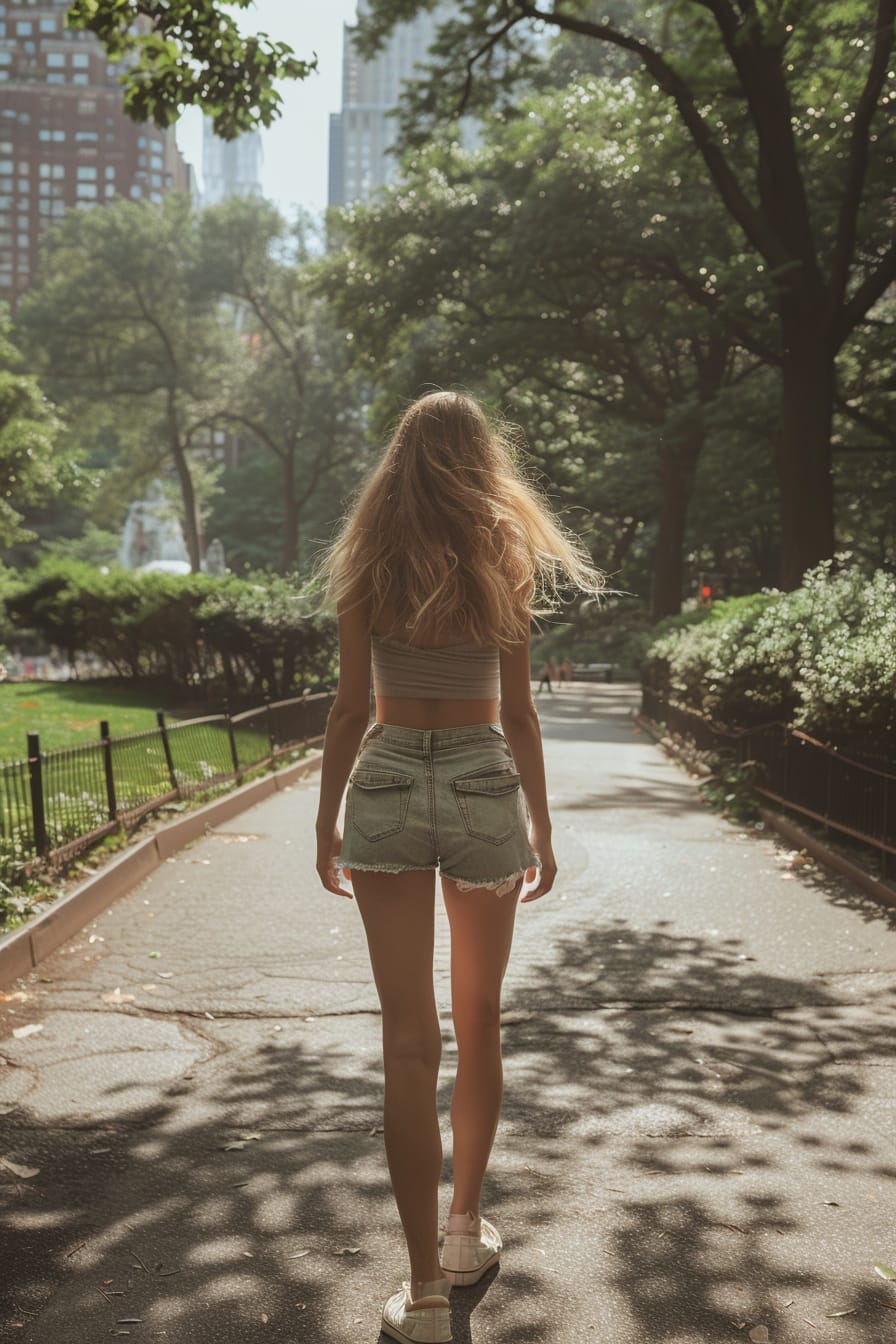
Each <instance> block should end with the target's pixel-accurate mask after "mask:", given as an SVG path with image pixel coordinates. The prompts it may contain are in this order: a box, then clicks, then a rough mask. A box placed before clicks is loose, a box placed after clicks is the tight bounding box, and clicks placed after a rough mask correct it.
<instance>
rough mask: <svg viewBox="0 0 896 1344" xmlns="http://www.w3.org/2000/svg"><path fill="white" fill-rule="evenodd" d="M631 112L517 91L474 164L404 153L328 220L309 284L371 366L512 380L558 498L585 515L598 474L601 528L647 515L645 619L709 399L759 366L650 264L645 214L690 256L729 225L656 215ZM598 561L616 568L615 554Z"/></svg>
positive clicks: (591, 99) (608, 99)
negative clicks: (396, 172)
mask: <svg viewBox="0 0 896 1344" xmlns="http://www.w3.org/2000/svg"><path fill="white" fill-rule="evenodd" d="M629 108H630V100H628V99H627V98H626V95H625V93H624V92H622V93H618V92H616V91H608V90H607V89H606V88H605V87H601V86H599V85H598V84H597V83H596V82H595V81H593V80H590V79H589V80H587V81H585V82H583V83H581V84H579V83H576V84H574V85H572V86H570V87H568V88H566V89H563V90H562V91H554V92H552V93H549V94H545V95H542V96H540V97H535V98H530V99H527V100H524V101H522V102H521V104H520V105H519V108H518V111H519V114H520V115H518V116H517V117H516V118H514V119H512V120H510V121H508V122H501V123H498V124H495V123H493V122H492V123H489V124H488V127H487V129H488V132H489V133H488V135H487V137H485V142H484V147H483V148H482V149H481V150H480V151H478V152H477V153H476V154H475V155H468V154H466V153H464V152H462V151H454V150H451V149H445V148H443V147H438V146H437V147H434V148H433V149H431V150H429V151H425V152H421V153H420V154H418V155H417V156H416V157H415V158H414V159H413V161H412V160H410V159H409V160H408V162H407V164H406V167H405V177H404V180H403V182H402V184H401V185H400V187H398V188H397V189H396V190H394V191H392V192H390V193H387V194H386V195H385V196H384V197H383V199H382V200H381V201H379V202H378V203H377V204H376V205H375V206H374V207H372V208H371V209H369V210H366V211H364V210H355V211H352V212H349V213H347V214H346V215H345V216H344V218H343V221H342V224H341V228H342V230H343V235H342V238H341V240H340V241H341V243H342V246H340V247H335V248H333V249H332V251H331V254H330V257H329V259H328V260H327V262H326V264H325V268H324V275H325V277H326V280H325V283H326V285H327V288H328V289H329V290H330V291H331V292H332V293H333V294H334V296H336V297H335V302H336V303H337V305H338V308H339V311H340V313H341V316H342V318H343V321H344V322H346V324H348V323H349V322H351V325H352V329H353V336H354V344H355V346H357V347H358V348H359V351H360V353H361V354H362V355H364V356H366V359H367V367H368V368H369V370H370V372H371V376H372V377H374V378H379V379H382V378H383V377H384V376H385V377H387V378H389V377H390V372H391V371H393V370H394V371H395V372H397V375H398V377H399V378H401V379H402V380H405V381H406V382H410V384H411V385H412V386H413V385H414V384H417V383H420V382H424V381H427V380H432V381H436V382H444V381H446V380H457V379H460V380H464V381H470V380H472V381H473V382H475V383H476V384H477V385H478V386H481V385H482V380H483V377H484V376H485V377H488V375H489V374H492V375H493V377H494V381H495V382H496V383H497V384H498V386H499V387H500V388H501V389H502V391H503V394H504V395H505V396H506V397H507V398H508V399H510V398H512V399H513V401H514V408H515V410H516V408H517V407H518V406H519V405H520V395H519V394H520V390H521V389H524V390H525V399H526V401H527V402H528V403H529V406H528V409H529V413H530V419H529V420H528V421H527V424H526V428H527V430H528V431H529V434H530V438H531V439H532V440H533V441H534V442H536V443H540V445H541V446H540V448H539V454H538V460H539V465H540V466H541V468H542V470H544V471H545V472H546V474H547V476H548V478H549V479H550V480H551V482H552V483H554V484H555V485H560V484H561V483H563V482H564V481H567V480H570V478H571V483H572V484H573V486H574V489H573V491H572V492H571V494H570V499H571V501H573V500H574V501H575V502H577V503H578V504H579V505H582V504H586V502H587V503H588V504H589V505H590V506H591V507H592V508H593V509H594V510H595V511H596V512H597V513H598V514H599V516H600V517H601V518H602V520H603V519H605V518H606V509H605V507H604V506H602V505H601V503H600V501H601V499H602V497H603V496H605V495H606V492H607V490H608V487H610V482H611V481H612V482H613V484H612V487H610V488H612V490H613V494H614V497H615V498H616V499H617V500H619V502H620V507H621V517H622V519H623V520H624V519H628V520H629V521H628V522H627V523H624V525H623V528H622V529H621V530H620V529H619V528H618V526H613V532H614V534H615V533H617V532H619V533H620V536H621V537H627V538H628V541H629V542H630V541H631V539H632V538H633V535H634V533H633V532H632V530H631V529H632V527H633V524H635V523H636V522H638V523H650V524H654V523H655V530H654V536H655V545H654V548H653V575H652V582H651V588H652V607H653V611H654V615H655V616H656V617H657V618H660V617H662V616H665V615H668V614H671V613H674V612H677V611H678V610H679V608H680V605H681V598H682V591H683V563H684V543H685V536H686V532H687V514H688V507H689V503H690V499H691V496H692V493H693V489H694V483H695V475H696V470H697V464H698V460H699V458H700V455H701V453H702V451H703V449H704V446H705V444H706V442H707V438H708V428H707V416H708V413H709V410H710V408H711V406H712V404H713V402H714V401H715V400H716V398H717V397H718V395H719V393H720V391H721V389H723V388H724V387H726V386H731V385H733V384H734V383H737V382H740V381H742V380H743V379H744V378H745V377H748V376H749V375H750V374H751V373H752V372H754V371H755V368H756V365H757V362H758V361H757V360H756V359H755V358H753V357H751V356H749V355H747V354H745V353H744V352H743V351H740V350H738V348H737V346H736V343H735V342H734V340H733V339H732V337H731V335H730V333H729V332H728V330H727V328H726V326H725V324H724V323H722V322H721V321H720V320H719V319H718V318H717V317H716V316H715V315H713V314H710V313H707V311H706V310H705V308H704V307H703V306H702V305H700V304H698V303H695V302H694V301H693V300H691V299H690V298H689V296H687V295H686V294H683V293H682V291H681V290H680V288H679V287H678V286H677V285H676V284H675V282H674V280H673V279H672V278H670V277H669V276H668V275H667V274H666V268H665V262H666V259H667V253H666V242H665V235H662V230H661V229H660V228H659V225H658V223H656V221H664V222H665V225H666V226H667V227H668V230H674V232H675V235H676V236H677V237H678V238H679V243H680V246H681V248H683V249H685V250H687V252H688V254H689V255H690V256H696V257H699V258H700V259H703V258H704V257H706V256H708V255H712V254H717V253H719V252H723V251H724V250H725V248H726V247H727V244H728V238H727V222H726V220H725V217H724V215H723V213H722V212H721V211H712V210H709V211H707V210H705V209H704V210H702V211H700V212H699V213H698V212H694V211H683V212H682V211H679V212H678V213H677V214H676V211H675V208H674V207H667V208H668V209H669V210H670V215H674V216H675V218H674V219H670V215H666V214H661V213H660V211H661V209H662V207H663V203H664V201H665V199H666V198H667V197H668V194H669V192H670V191H671V190H672V188H671V185H670V181H669V170H668V169H667V167H666V165H665V164H664V163H663V161H662V159H660V161H659V162H658V163H654V162H653V161H652V159H651V160H649V161H648V160H647V159H646V158H645V156H644V155H643V153H640V152H639V153H638V156H637V161H635V160H634V157H633V154H632V151H631V141H632V134H633V133H632V129H631V127H630V126H629V124H628V120H629V119H630V113H629ZM651 221H654V223H653V225H652V227H651ZM434 319H435V321H434ZM421 326H423V327H424V329H425V332H426V339H424V340H421ZM405 352H409V354H406V353H405ZM384 370H387V371H390V372H386V373H385V374H384V372H383V371H384ZM392 376H393V377H394V374H393V375H392ZM570 399H571V400H572V401H574V402H577V403H579V406H578V409H577V410H576V412H575V416H576V418H577V419H578V421H579V425H578V427H577V429H576V434H575V437H577V438H578V444H579V446H578V448H577V449H574V450H573V462H574V463H579V462H581V463H582V469H581V470H578V469H577V470H574V471H573V472H572V473H570V472H569V470H568V467H567V464H566V462H565V461H564V457H565V455H566V454H567V453H568V452H569V451H570V438H569V437H568V436H567V435H565V434H562V433H561V434H556V433H555V429H556V425H557V422H558V419H559V418H560V417H561V416H562V415H563V414H564V413H563V412H562V411H561V409H560V408H561V407H562V406H563V405H564V403H566V402H568V401H569V400H570ZM551 401H553V403H554V405H553V408H552V409H551V408H550V403H551ZM586 408H588V409H586ZM589 412H590V413H589ZM546 423H547V425H548V426H549V429H548V430H544V429H543V428H542V426H544V425H545V424H546ZM717 432H721V431H717ZM620 446H621V449H622V451H621V452H620ZM760 451H761V448H760ZM626 457H630V458H631V462H630V463H629V462H626V461H625V458H626ZM620 474H622V475H623V477H624V480H625V482H626V484H627V486H628V491H627V493H625V494H623V493H622V492H620V489H619V484H618V478H619V476H620ZM597 544H598V545H601V543H600V542H599V541H598V543H597ZM614 550H615V544H614ZM600 559H601V563H604V564H607V563H608V562H609V563H610V564H611V565H612V566H613V567H614V568H615V564H616V563H618V560H619V557H618V555H616V554H614V555H612V557H607V556H605V555H601V557H600Z"/></svg>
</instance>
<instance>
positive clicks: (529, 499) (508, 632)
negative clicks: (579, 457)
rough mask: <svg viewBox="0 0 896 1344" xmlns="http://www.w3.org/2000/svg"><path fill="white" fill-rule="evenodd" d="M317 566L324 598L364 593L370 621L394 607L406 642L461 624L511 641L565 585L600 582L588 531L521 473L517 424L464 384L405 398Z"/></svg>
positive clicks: (337, 600) (552, 606)
mask: <svg viewBox="0 0 896 1344" xmlns="http://www.w3.org/2000/svg"><path fill="white" fill-rule="evenodd" d="M316 569H317V571H318V573H319V575H320V577H321V578H322V579H323V580H324V582H325V591H324V601H325V604H326V605H331V604H335V605H336V606H337V608H339V609H340V610H344V609H345V608H346V607H349V606H353V605H356V604H358V603H366V604H368V621H369V625H370V627H371V628H374V627H376V626H378V625H379V624H380V623H381V622H384V618H385V617H388V614H389V613H390V612H392V613H397V614H398V620H399V622H400V623H403V625H404V629H405V630H406V631H408V632H409V635H408V636H407V638H408V639H409V642H411V643H428V642H438V641H439V640H440V639H443V638H444V633H445V632H446V630H456V629H458V628H459V627H462V628H463V630H464V631H465V632H466V633H467V634H468V636H469V638H470V639H471V640H474V641H475V642H477V643H481V644H497V645H499V646H500V647H504V648H507V647H509V646H510V645H512V644H514V643H516V642H518V641H520V640H522V639H525V638H526V637H527V636H528V634H529V629H530V621H531V619H532V617H533V616H542V615H547V614H548V613H549V612H551V611H555V610H556V609H557V607H558V605H559V604H560V601H561V595H562V592H563V591H564V590H567V589H574V590H578V591H579V592H583V593H587V594H590V595H593V596H596V595H598V594H599V593H601V592H602V591H603V589H604V587H605V580H604V576H603V575H602V574H601V573H600V572H599V571H598V570H597V569H595V567H594V565H593V564H592V561H591V557H590V556H589V554H588V552H587V550H586V549H585V546H584V544H583V543H582V541H581V540H580V539H579V538H578V537H577V536H576V535H575V534H574V533H572V532H570V531H569V530H568V529H566V528H565V527H564V526H563V525H562V524H561V523H559V522H558V521H557V520H556V518H555V517H554V516H553V513H552V511H551V508H550V506H549V504H548V503H547V501H546V500H545V499H544V498H543V496H542V495H541V494H540V493H539V491H538V490H537V489H536V488H535V486H534V485H533V484H532V483H531V482H530V481H528V480H526V479H525V477H524V476H523V475H522V474H521V472H520V470H519V468H518V467H517V464H516V448H515V445H514V440H513V430H512V429H511V427H510V426H507V425H500V426H493V425H491V424H489V421H488V420H487V418H486V416H485V413H484V412H483V410H482V408H481V407H480V405H479V404H478V402H477V401H475V400H474V398H473V397H471V396H468V395H467V394H465V393H461V392H430V393H428V394H427V395H426V396H423V397H420V398H419V400H417V401H415V402H414V403H413V404H412V405H411V406H409V407H408V409H407V410H406V411H405V413H404V415H403V416H402V417H401V420H400V421H399V423H398V425H397V427H396V429H395V431H394V433H393V435H392V438H391V440H390V442H389V445H388V447H387V448H386V451H385V454H384V455H383V457H382V459H381V460H380V462H379V463H378V464H377V466H376V467H375V468H374V469H373V471H372V472H371V473H370V475H369V476H368V477H367V479H366V481H365V482H364V483H363V484H362V486H361V488H360V490H359V492H358V494H357V496H356V498H355V500H354V502H353V504H352V507H351V509H350V511H349V513H348V514H347V515H346V517H345V518H344V519H343V521H342V524H341V526H340V528H339V530H338V533H337V535H336V537H335V539H334V540H333V542H332V543H331V544H330V545H329V546H328V547H327V549H326V551H325V552H324V554H323V556H322V557H321V559H320V560H319V561H318V564H317V566H316ZM385 623H386V624H388V625H389V627H390V633H391V631H392V629H393V628H394V625H393V623H392V622H391V621H388V620H386V621H385Z"/></svg>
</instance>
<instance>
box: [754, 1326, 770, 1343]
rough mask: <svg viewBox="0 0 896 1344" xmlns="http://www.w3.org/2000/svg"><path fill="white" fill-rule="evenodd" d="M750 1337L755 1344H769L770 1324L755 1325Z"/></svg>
mask: <svg viewBox="0 0 896 1344" xmlns="http://www.w3.org/2000/svg"><path fill="white" fill-rule="evenodd" d="M750 1339H752V1341H753V1344H768V1326H765V1325H754V1326H753V1329H752V1330H751V1331H750Z"/></svg>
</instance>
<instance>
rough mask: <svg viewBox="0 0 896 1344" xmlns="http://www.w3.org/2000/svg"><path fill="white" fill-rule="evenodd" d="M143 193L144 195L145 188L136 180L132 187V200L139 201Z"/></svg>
mask: <svg viewBox="0 0 896 1344" xmlns="http://www.w3.org/2000/svg"><path fill="white" fill-rule="evenodd" d="M142 195H143V188H142V187H141V186H140V185H139V183H137V182H135V183H134V185H133V186H132V187H131V200H132V201H139V199H140V197H141V196H142Z"/></svg>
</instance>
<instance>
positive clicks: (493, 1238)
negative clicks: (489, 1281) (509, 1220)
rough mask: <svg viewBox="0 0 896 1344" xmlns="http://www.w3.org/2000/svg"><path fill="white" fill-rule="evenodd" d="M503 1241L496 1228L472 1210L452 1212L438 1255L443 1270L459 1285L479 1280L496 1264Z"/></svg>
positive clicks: (466, 1284) (449, 1278)
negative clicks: (469, 1211) (476, 1215)
mask: <svg viewBox="0 0 896 1344" xmlns="http://www.w3.org/2000/svg"><path fill="white" fill-rule="evenodd" d="M501 1247H502V1242H501V1238H500V1237H499V1235H498V1232H497V1229H496V1228H494V1227H492V1225H491V1223H488V1222H486V1220H485V1219H484V1218H477V1217H475V1216H474V1215H473V1214H472V1213H451V1214H449V1215H448V1221H447V1223H446V1224H445V1239H444V1241H443V1243H442V1250H441V1254H440V1256H439V1259H440V1263H441V1266H442V1273H443V1274H444V1275H445V1277H446V1278H447V1279H448V1280H450V1282H451V1283H453V1284H455V1285H456V1286H457V1287H458V1288H469V1286H470V1285H471V1284H473V1283H478V1282H479V1280H480V1279H481V1278H482V1276H483V1274H484V1273H485V1272H486V1270H489V1269H491V1267H492V1265H496V1264H497V1263H498V1260H499V1259H500V1256H501Z"/></svg>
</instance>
